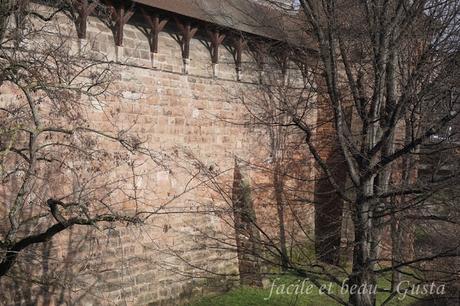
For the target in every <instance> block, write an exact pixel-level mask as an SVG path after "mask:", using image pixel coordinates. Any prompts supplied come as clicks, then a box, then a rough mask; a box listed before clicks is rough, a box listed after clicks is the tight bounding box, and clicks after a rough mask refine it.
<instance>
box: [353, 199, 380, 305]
mask: <svg viewBox="0 0 460 306" xmlns="http://www.w3.org/2000/svg"><path fill="white" fill-rule="evenodd" d="M362 199H363V197H361V199H358V201H357V207H356V213H355V214H354V218H355V247H354V253H353V268H352V273H351V275H350V280H349V288H348V289H349V292H350V303H351V304H352V305H354V306H374V305H375V302H376V294H375V293H376V292H375V289H374V288H376V283H377V282H376V278H375V274H374V264H373V263H372V261H371V260H372V258H371V254H372V253H373V250H372V243H371V241H370V238H371V235H370V233H371V232H372V221H371V218H370V216H369V212H370V207H371V205H370V203H369V202H367V201H364V200H362ZM359 289H361V291H359ZM364 289H365V290H364Z"/></svg>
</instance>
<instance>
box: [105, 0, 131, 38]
mask: <svg viewBox="0 0 460 306" xmlns="http://www.w3.org/2000/svg"><path fill="white" fill-rule="evenodd" d="M105 3H106V4H107V7H108V8H109V12H110V18H111V20H110V22H109V27H110V29H111V30H112V33H113V38H114V41H115V45H116V46H117V47H121V46H123V28H124V26H125V24H126V23H127V22H128V21H129V19H130V18H131V17H132V16H133V14H134V2H132V1H122V0H106V1H105Z"/></svg>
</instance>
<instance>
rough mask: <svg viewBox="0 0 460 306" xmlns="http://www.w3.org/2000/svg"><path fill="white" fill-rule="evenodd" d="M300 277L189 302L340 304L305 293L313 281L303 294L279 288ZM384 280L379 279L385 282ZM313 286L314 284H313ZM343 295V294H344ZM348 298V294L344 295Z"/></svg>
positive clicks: (195, 305)
mask: <svg viewBox="0 0 460 306" xmlns="http://www.w3.org/2000/svg"><path fill="white" fill-rule="evenodd" d="M298 280H299V279H296V278H293V277H282V278H281V280H280V281H279V283H278V282H277V284H278V287H276V288H275V287H274V289H273V290H272V287H271V285H268V286H267V287H266V288H251V287H239V288H235V289H233V290H230V291H229V292H226V293H221V294H215V295H210V296H207V297H203V298H199V299H196V300H194V301H193V302H191V303H190V304H188V305H189V306H288V305H289V306H296V305H297V306H317V305H325V306H335V305H340V304H338V303H337V302H335V301H334V300H332V299H331V298H329V297H327V296H326V295H324V294H320V293H319V290H318V289H316V288H315V290H311V292H309V293H308V294H306V293H305V291H306V290H305V288H306V287H308V286H309V285H310V284H311V283H310V282H306V283H305V284H304V290H303V293H302V294H292V293H291V294H287V293H286V292H285V291H284V292H282V290H280V289H278V293H279V294H277V291H276V290H277V288H280V286H281V285H282V284H284V285H285V287H284V288H285V289H287V286H288V285H289V284H298V283H299V282H298ZM383 282H384V280H382V281H379V283H383ZM311 285H312V286H313V284H311ZM342 297H343V296H342ZM386 297H387V294H384V293H378V295H377V305H380V304H381V303H382V302H383V301H384V300H385V298H386ZM344 298H345V299H346V296H345V297H344ZM414 302H415V299H413V298H411V297H406V298H404V299H402V300H399V299H398V298H395V299H393V300H392V301H391V302H390V303H388V304H386V305H390V306H411V305H412V304H413V303H414Z"/></svg>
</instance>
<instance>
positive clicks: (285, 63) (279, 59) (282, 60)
mask: <svg viewBox="0 0 460 306" xmlns="http://www.w3.org/2000/svg"><path fill="white" fill-rule="evenodd" d="M289 55H290V52H289V50H280V51H278V52H276V53H274V54H273V58H274V59H275V62H276V63H277V64H278V66H279V68H280V70H281V75H282V76H283V85H287V82H288V79H287V78H288V73H287V71H288V68H289Z"/></svg>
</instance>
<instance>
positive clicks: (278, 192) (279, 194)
mask: <svg viewBox="0 0 460 306" xmlns="http://www.w3.org/2000/svg"><path fill="white" fill-rule="evenodd" d="M273 185H274V187H275V199H276V208H277V212H278V222H279V240H280V250H281V254H280V255H281V269H282V270H283V271H286V270H287V268H288V263H289V259H288V253H287V247H286V229H285V220H284V201H283V194H284V180H283V176H282V173H281V171H280V164H279V162H278V161H277V162H276V164H275V169H274V171H273Z"/></svg>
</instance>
